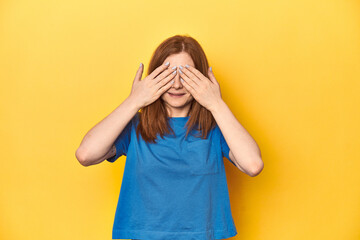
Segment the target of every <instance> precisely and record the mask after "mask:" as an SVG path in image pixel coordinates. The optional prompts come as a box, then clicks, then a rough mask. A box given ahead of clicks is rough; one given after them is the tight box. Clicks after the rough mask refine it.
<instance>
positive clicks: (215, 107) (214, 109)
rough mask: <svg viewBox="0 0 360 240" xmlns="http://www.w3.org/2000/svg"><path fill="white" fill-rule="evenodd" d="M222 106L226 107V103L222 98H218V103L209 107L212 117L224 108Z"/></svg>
mask: <svg viewBox="0 0 360 240" xmlns="http://www.w3.org/2000/svg"><path fill="white" fill-rule="evenodd" d="M224 106H226V103H225V102H224V100H223V99H222V98H220V99H219V100H218V101H216V102H215V103H214V104H212V105H211V108H210V109H209V110H210V112H211V113H212V114H213V115H214V114H217V113H218V112H220V111H221V109H223V108H224Z"/></svg>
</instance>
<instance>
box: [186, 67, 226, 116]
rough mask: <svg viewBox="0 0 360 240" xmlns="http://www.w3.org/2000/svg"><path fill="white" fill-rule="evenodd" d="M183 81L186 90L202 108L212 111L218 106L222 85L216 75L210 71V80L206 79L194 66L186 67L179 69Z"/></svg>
mask: <svg viewBox="0 0 360 240" xmlns="http://www.w3.org/2000/svg"><path fill="white" fill-rule="evenodd" d="M179 68H180V69H179V73H180V77H181V78H182V79H184V81H181V82H182V84H183V85H184V86H185V88H186V90H187V91H189V92H190V94H191V95H192V96H193V97H194V98H195V100H196V101H197V102H198V103H200V104H201V105H202V106H204V107H205V108H207V109H208V110H209V111H211V109H212V108H214V107H215V106H216V104H218V103H219V102H220V101H221V100H222V98H221V91H220V85H219V83H218V82H217V80H216V79H215V76H214V73H213V72H212V71H210V68H209V69H208V75H209V78H210V79H209V78H207V77H205V76H204V75H203V74H202V73H201V72H200V71H199V70H197V69H196V68H194V67H193V66H189V65H186V66H185V67H182V66H181V65H180V67H179Z"/></svg>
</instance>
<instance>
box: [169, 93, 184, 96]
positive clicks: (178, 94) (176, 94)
mask: <svg viewBox="0 0 360 240" xmlns="http://www.w3.org/2000/svg"><path fill="white" fill-rule="evenodd" d="M169 94H171V95H175V96H181V95H184V94H185V93H169Z"/></svg>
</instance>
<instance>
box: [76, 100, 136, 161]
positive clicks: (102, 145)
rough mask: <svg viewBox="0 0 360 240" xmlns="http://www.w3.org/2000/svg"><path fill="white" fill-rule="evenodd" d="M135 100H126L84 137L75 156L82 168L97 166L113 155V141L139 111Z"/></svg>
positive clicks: (114, 151)
mask: <svg viewBox="0 0 360 240" xmlns="http://www.w3.org/2000/svg"><path fill="white" fill-rule="evenodd" d="M139 109H140V107H139V105H138V104H137V102H136V101H135V99H133V98H131V97H130V96H129V97H128V98H126V99H125V100H124V101H123V102H122V103H121V104H120V105H119V106H118V107H117V108H116V109H115V110H114V111H112V112H111V113H110V114H109V115H108V116H106V117H105V118H104V119H103V120H102V121H100V122H99V123H97V124H96V125H95V126H94V127H93V128H92V129H90V130H89V132H88V133H87V134H86V135H85V136H84V138H83V140H82V142H81V143H80V146H79V148H78V149H77V150H76V153H75V156H76V158H77V159H78V161H79V162H80V163H81V164H82V165H83V166H90V165H94V164H98V163H100V162H102V161H104V160H105V159H107V158H108V157H111V156H113V155H115V153H116V150H115V147H114V141H115V140H116V138H117V136H119V134H120V133H121V132H122V131H123V130H124V128H125V127H126V125H127V124H128V123H129V121H130V120H131V119H132V118H133V117H134V115H135V114H136V113H137V112H138V111H139Z"/></svg>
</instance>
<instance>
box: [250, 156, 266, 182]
mask: <svg viewBox="0 0 360 240" xmlns="http://www.w3.org/2000/svg"><path fill="white" fill-rule="evenodd" d="M263 169H264V162H263V161H262V160H261V158H260V159H258V160H257V161H255V162H254V163H253V164H252V167H251V169H250V170H249V176H250V177H256V176H257V175H259V174H260V173H261V171H262V170H263Z"/></svg>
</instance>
